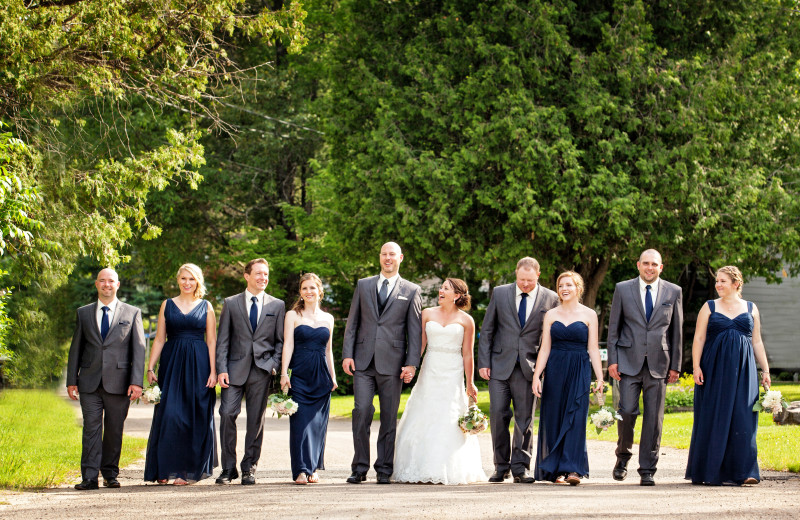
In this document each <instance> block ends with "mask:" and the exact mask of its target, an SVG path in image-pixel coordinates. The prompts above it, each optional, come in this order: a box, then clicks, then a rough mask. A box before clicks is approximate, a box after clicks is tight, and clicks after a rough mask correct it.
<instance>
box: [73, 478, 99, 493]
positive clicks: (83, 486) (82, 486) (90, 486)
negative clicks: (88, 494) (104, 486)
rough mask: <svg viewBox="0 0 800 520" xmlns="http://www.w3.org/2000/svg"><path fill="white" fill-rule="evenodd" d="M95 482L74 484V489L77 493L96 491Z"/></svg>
mask: <svg viewBox="0 0 800 520" xmlns="http://www.w3.org/2000/svg"><path fill="white" fill-rule="evenodd" d="M97 488H98V486H97V481H96V480H81V483H80V484H75V489H77V490H78V491H86V490H89V489H97Z"/></svg>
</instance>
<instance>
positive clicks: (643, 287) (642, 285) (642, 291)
mask: <svg viewBox="0 0 800 520" xmlns="http://www.w3.org/2000/svg"><path fill="white" fill-rule="evenodd" d="M660 280H661V278H656V279H655V281H654V282H653V283H651V284H648V283H647V282H645V281H644V280H642V277H641V276H640V277H639V295H640V296H641V297H642V309H647V306H646V305H645V304H644V299H645V297H647V286H648V285H649V286H650V296H651V297H652V298H653V309H655V308H656V297H658V282H659V281H660Z"/></svg>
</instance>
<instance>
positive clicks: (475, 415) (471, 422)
mask: <svg viewBox="0 0 800 520" xmlns="http://www.w3.org/2000/svg"><path fill="white" fill-rule="evenodd" d="M458 427H459V428H461V431H462V432H464V433H465V434H466V435H474V434H476V433H480V432H482V431H485V430H486V428H488V427H489V419H487V417H486V415H485V414H484V413H483V412H482V411H481V409H480V408H478V404H477V403H476V402H475V401H473V400H472V397H470V398H469V408H467V413H466V414H464V415H463V416H462V417H459V418H458Z"/></svg>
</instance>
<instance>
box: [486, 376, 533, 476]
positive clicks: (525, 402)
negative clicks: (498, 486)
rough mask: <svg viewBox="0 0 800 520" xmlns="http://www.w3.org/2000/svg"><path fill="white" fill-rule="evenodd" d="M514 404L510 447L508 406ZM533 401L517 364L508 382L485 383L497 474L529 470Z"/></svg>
mask: <svg viewBox="0 0 800 520" xmlns="http://www.w3.org/2000/svg"><path fill="white" fill-rule="evenodd" d="M512 402H513V403H514V412H513V417H514V444H513V450H512V444H511V435H510V434H509V432H508V426H509V424H510V423H511V417H512V412H511V403H512ZM535 405H536V400H535V397H534V395H533V392H532V391H531V382H530V381H528V380H527V379H526V378H525V375H524V374H523V373H522V369H521V368H520V366H519V362H518V363H517V364H516V365H514V370H513V371H512V372H511V376H509V378H508V379H494V378H492V379H489V410H490V413H491V417H490V419H489V421H490V425H491V427H492V446H493V447H494V468H495V470H496V471H498V472H500V473H504V472H506V471H508V470H509V469H510V470H511V473H512V474H514V475H519V474H520V473H523V472H525V471H526V470H528V469H530V467H531V453H532V450H533V408H534V406H535Z"/></svg>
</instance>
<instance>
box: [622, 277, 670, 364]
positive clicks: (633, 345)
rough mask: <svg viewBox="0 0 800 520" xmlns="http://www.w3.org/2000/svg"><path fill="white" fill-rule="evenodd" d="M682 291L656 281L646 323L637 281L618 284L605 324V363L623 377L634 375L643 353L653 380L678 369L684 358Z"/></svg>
mask: <svg viewBox="0 0 800 520" xmlns="http://www.w3.org/2000/svg"><path fill="white" fill-rule="evenodd" d="M682 300H683V291H682V290H681V288H680V287H678V286H677V285H675V284H673V283H669V282H667V281H665V280H661V282H659V287H658V295H657V297H656V301H654V302H653V314H652V315H651V316H650V321H649V322H648V321H647V319H646V318H645V313H644V304H643V303H642V297H641V294H640V292H639V278H638V277H637V278H634V279H633V280H627V281H624V282H620V283H618V284H617V286H616V288H615V289H614V298H613V299H612V300H611V314H610V316H609V321H608V364H609V365H613V364H618V365H619V371H620V373H622V374H627V375H630V376H633V375H636V374H638V373H639V371H640V370H641V369H642V365H643V364H644V359H645V354H646V355H647V366H648V367H649V369H650V374H652V376H653V377H666V376H667V373H668V371H669V370H676V371H678V372H680V370H681V358H682V356H683V303H682Z"/></svg>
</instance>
